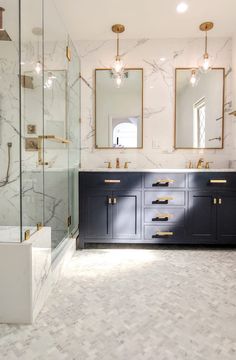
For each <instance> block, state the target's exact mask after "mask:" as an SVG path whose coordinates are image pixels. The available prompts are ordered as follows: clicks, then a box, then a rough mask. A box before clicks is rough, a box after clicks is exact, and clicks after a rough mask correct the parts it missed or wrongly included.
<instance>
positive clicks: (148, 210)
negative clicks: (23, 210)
mask: <svg viewBox="0 0 236 360" xmlns="http://www.w3.org/2000/svg"><path fill="white" fill-rule="evenodd" d="M79 179H80V191H79V193H80V219H79V226H80V240H79V244H78V246H79V247H80V248H83V247H84V244H85V243H136V244H138V243H141V244H215V245H216V244H217V245H236V171H235V170H234V171H233V170H228V169H227V170H215V169H214V170H213V169H211V170H205V169H203V170H197V169H186V170H164V169H163V170H161V169H158V170H147V169H146V170H130V169H129V170H127V169H125V170H124V169H119V170H116V169H112V170H108V169H104V170H99V171H93V170H91V171H89V170H85V171H80V174H79Z"/></svg>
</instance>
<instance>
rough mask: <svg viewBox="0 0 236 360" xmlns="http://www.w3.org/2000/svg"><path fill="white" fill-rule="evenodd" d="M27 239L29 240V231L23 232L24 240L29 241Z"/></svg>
mask: <svg viewBox="0 0 236 360" xmlns="http://www.w3.org/2000/svg"><path fill="white" fill-rule="evenodd" d="M29 238H30V230H25V233H24V239H25V240H29Z"/></svg>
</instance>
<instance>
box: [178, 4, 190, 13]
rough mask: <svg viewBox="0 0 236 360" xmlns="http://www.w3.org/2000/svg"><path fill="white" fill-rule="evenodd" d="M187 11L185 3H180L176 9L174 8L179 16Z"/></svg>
mask: <svg viewBox="0 0 236 360" xmlns="http://www.w3.org/2000/svg"><path fill="white" fill-rule="evenodd" d="M187 10H188V4H187V3H186V2H185V1H182V2H180V3H179V4H178V5H177V7H176V11H177V12H178V13H179V14H183V13H185V12H186V11H187Z"/></svg>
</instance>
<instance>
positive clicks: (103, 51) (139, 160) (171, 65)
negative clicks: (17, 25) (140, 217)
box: [77, 38, 236, 168]
mask: <svg viewBox="0 0 236 360" xmlns="http://www.w3.org/2000/svg"><path fill="white" fill-rule="evenodd" d="M77 48H78V51H79V54H80V57H81V69H82V75H83V77H84V78H85V80H86V81H87V82H88V84H86V83H85V82H83V83H82V123H81V132H82V153H81V157H82V167H83V168H96V167H103V166H105V165H104V161H107V160H112V161H113V163H114V162H115V158H116V157H117V156H118V157H120V159H121V161H122V162H124V161H126V160H129V161H132V164H131V167H146V168H152V167H154V168H156V167H157V168H161V167H166V168H175V167H184V166H185V165H186V162H187V161H188V160H190V159H191V160H197V159H198V158H199V157H200V156H201V157H204V158H205V159H206V160H207V161H213V165H212V166H213V167H218V168H219V167H223V168H225V167H228V165H229V160H230V159H236V146H235V143H234V137H235V136H234V134H236V131H235V120H234V118H233V117H232V116H229V115H228V113H229V111H230V109H231V97H232V95H231V77H232V41H231V39H229V38H218V39H216V38H211V39H210V40H209V52H210V53H211V54H212V55H213V57H214V66H215V67H225V68H226V86H225V134H224V141H225V148H224V149H223V150H175V149H174V148H173V143H174V70H175V68H176V67H196V66H197V64H198V60H199V58H200V56H201V55H202V53H203V51H204V41H203V39H202V38H196V39H156V40H149V39H138V40H122V39H121V52H122V56H123V58H124V61H125V64H126V66H127V67H143V68H144V146H143V149H141V150H132V149H130V150H124V149H121V150H120V149H119V150H118V149H116V150H113V149H111V150H97V149H95V120H94V69H95V68H104V67H110V66H111V63H112V62H113V59H114V56H115V40H114V39H113V40H107V41H105V40H104V41H80V42H78V43H77Z"/></svg>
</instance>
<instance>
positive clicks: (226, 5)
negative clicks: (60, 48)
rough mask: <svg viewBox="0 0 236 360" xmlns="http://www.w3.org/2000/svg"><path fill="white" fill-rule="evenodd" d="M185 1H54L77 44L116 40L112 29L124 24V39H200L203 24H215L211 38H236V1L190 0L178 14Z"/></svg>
mask: <svg viewBox="0 0 236 360" xmlns="http://www.w3.org/2000/svg"><path fill="white" fill-rule="evenodd" d="M180 1H181V0H179V1H178V0H54V2H55V4H56V6H57V7H58V10H59V11H60V12H61V14H62V15H63V20H64V22H65V24H66V27H67V28H68V30H69V32H70V33H71V37H72V38H73V39H74V40H80V39H84V40H90V39H95V40H96V39H112V38H114V35H113V33H112V32H111V30H110V29H111V26H112V25H113V24H114V23H122V24H124V25H125V26H126V32H125V33H124V34H122V38H128V39H132V38H166V37H167V38H168V37H172V38H173V37H198V36H200V31H199V29H198V27H199V24H200V23H201V22H203V21H213V22H214V23H215V28H214V29H213V30H212V31H211V36H232V35H233V34H234V33H235V34H236V19H235V16H236V0H188V2H189V10H188V11H187V12H186V13H185V14H177V13H176V5H177V3H179V2H180Z"/></svg>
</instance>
